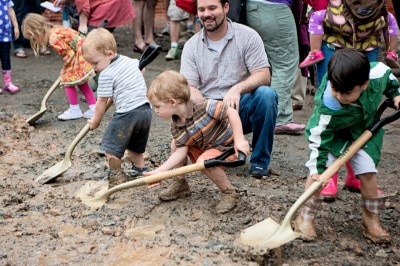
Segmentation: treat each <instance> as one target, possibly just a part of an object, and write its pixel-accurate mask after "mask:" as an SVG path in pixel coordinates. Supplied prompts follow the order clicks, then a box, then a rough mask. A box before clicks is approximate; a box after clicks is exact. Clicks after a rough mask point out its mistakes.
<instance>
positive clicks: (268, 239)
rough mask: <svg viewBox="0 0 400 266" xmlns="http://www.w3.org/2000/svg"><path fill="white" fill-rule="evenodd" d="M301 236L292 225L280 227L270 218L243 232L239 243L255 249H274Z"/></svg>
mask: <svg viewBox="0 0 400 266" xmlns="http://www.w3.org/2000/svg"><path fill="white" fill-rule="evenodd" d="M300 236H301V233H298V232H294V231H293V229H292V227H291V226H290V224H283V225H280V224H279V223H277V222H276V221H275V220H274V219H271V218H268V219H265V220H263V221H261V222H259V223H257V224H255V225H253V226H251V227H248V228H246V229H245V230H243V231H242V233H241V234H240V236H239V242H240V243H242V244H245V245H248V246H252V247H254V248H264V249H274V248H278V247H280V246H282V245H284V244H286V243H288V242H290V241H292V240H293V239H295V238H298V237H300Z"/></svg>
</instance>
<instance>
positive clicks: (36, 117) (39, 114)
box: [25, 77, 60, 126]
mask: <svg viewBox="0 0 400 266" xmlns="http://www.w3.org/2000/svg"><path fill="white" fill-rule="evenodd" d="M58 85H60V77H58V79H57V80H56V81H55V82H54V83H53V85H51V87H50V89H49V90H48V91H47V93H46V95H45V96H44V97H43V100H42V104H41V105H40V110H39V111H38V112H37V113H36V114H34V115H32V116H31V117H29V118H28V119H26V122H25V123H27V124H29V125H31V126H32V125H34V124H35V123H36V121H38V120H39V118H41V117H42V116H43V115H44V113H45V112H46V111H47V107H46V102H47V100H48V99H49V97H50V95H52V94H53V92H54V91H55V90H56V89H57V87H58Z"/></svg>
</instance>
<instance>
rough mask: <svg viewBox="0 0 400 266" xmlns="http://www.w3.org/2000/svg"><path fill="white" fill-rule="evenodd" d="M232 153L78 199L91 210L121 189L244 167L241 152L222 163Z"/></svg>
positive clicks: (231, 150) (244, 159)
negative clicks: (233, 158)
mask: <svg viewBox="0 0 400 266" xmlns="http://www.w3.org/2000/svg"><path fill="white" fill-rule="evenodd" d="M234 153H235V149H234V148H231V149H229V150H227V151H225V152H224V153H222V154H221V155H219V156H217V157H215V158H213V159H208V160H205V161H203V162H198V163H195V164H191V165H186V166H183V167H180V168H176V169H171V170H169V171H166V172H162V173H157V174H154V175H150V176H145V177H141V178H138V179H136V180H133V181H129V182H126V183H122V184H119V185H117V186H115V187H112V188H111V189H107V187H103V188H102V189H100V190H99V191H97V192H96V193H95V194H94V196H93V197H92V196H89V195H87V194H81V195H79V198H80V199H81V200H82V202H83V203H84V204H86V205H87V206H89V207H91V208H99V207H101V206H103V205H104V204H105V203H106V202H107V200H108V198H109V197H110V196H111V195H112V194H114V193H115V192H117V191H120V190H123V189H127V188H131V187H138V186H143V185H150V184H154V183H157V182H160V181H162V180H165V179H168V178H171V177H175V176H179V175H184V174H187V173H191V172H195V171H201V170H204V169H206V168H210V167H215V166H225V167H237V166H241V165H244V164H245V163H246V155H245V154H244V153H242V152H239V155H238V159H237V160H236V161H224V160H225V159H226V158H228V157H229V156H231V155H233V154H234ZM89 193H90V191H89Z"/></svg>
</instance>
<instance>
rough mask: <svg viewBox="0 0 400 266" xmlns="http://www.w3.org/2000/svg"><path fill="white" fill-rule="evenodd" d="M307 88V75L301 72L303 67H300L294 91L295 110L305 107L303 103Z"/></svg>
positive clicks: (293, 102)
mask: <svg viewBox="0 0 400 266" xmlns="http://www.w3.org/2000/svg"><path fill="white" fill-rule="evenodd" d="M306 90H307V77H304V76H303V75H302V74H301V69H300V68H298V69H297V71H296V81H295V83H294V86H293V92H292V108H293V111H296V110H301V109H303V105H304V102H305V98H306Z"/></svg>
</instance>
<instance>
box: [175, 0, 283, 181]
mask: <svg viewBox="0 0 400 266" xmlns="http://www.w3.org/2000/svg"><path fill="white" fill-rule="evenodd" d="M228 10H229V4H228V1H227V0H198V1H197V12H198V13H197V15H198V17H199V19H200V21H201V23H202V24H203V29H201V30H200V31H199V32H198V33H196V34H195V35H193V37H191V38H190V39H189V40H188V41H187V42H186V43H185V46H184V48H183V51H182V58H181V67H180V72H181V74H182V75H183V76H184V77H185V78H186V79H187V80H188V82H189V85H190V87H191V98H192V99H193V100H194V101H196V99H202V98H203V97H204V98H210V99H216V100H222V101H224V103H225V104H227V105H228V106H230V107H232V108H234V109H235V110H236V111H237V112H239V115H240V119H241V121H242V126H243V132H244V134H249V133H251V132H252V133H253V140H252V149H253V152H252V155H251V158H250V163H251V168H250V174H251V176H253V177H254V178H258V179H261V178H263V177H266V176H268V175H269V164H270V161H271V153H272V147H273V141H274V128H275V122H276V114H277V105H278V97H277V94H276V92H275V91H274V90H273V89H272V88H271V87H269V84H270V77H271V75H270V65H269V63H268V57H267V54H266V53H265V50H264V44H263V42H262V40H261V38H260V36H259V35H258V34H257V32H256V31H254V30H253V29H251V28H249V27H247V26H245V25H242V24H238V23H234V22H232V21H231V20H230V19H228V18H227V13H228ZM289 97H290V95H289Z"/></svg>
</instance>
